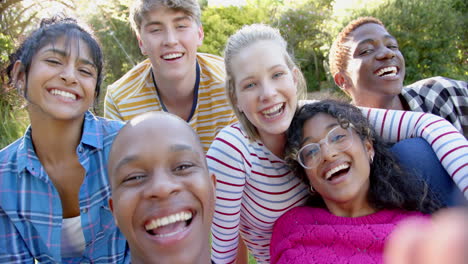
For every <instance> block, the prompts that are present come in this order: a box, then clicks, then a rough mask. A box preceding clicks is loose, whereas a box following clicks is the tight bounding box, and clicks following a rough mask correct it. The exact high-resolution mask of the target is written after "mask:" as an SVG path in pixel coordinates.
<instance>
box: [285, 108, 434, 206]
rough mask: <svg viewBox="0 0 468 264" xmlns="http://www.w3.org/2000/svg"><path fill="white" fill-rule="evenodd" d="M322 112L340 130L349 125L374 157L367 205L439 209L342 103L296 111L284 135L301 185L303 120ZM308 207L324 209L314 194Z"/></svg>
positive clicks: (358, 116)
mask: <svg viewBox="0 0 468 264" xmlns="http://www.w3.org/2000/svg"><path fill="white" fill-rule="evenodd" d="M319 113H325V114H328V115H330V116H332V117H334V118H336V119H337V120H338V123H339V124H340V126H341V127H343V128H347V127H349V126H350V124H352V125H353V126H354V130H355V131H356V133H357V134H358V135H359V137H360V138H361V140H365V139H368V140H369V141H371V142H372V144H373V147H374V151H375V156H374V160H373V162H372V164H371V165H370V177H369V178H370V187H369V193H368V196H367V197H368V201H369V204H370V205H371V206H372V207H373V208H375V209H377V210H380V209H403V210H408V211H420V212H422V213H427V214H430V213H433V212H435V211H436V210H438V209H439V208H441V207H442V204H441V202H440V200H439V199H438V198H437V197H436V196H435V195H434V194H433V193H432V192H431V191H430V190H429V188H428V186H427V184H426V183H425V182H424V181H423V180H422V178H421V177H416V176H414V175H409V173H408V172H406V171H405V170H403V169H402V168H401V167H400V165H399V164H398V162H397V160H396V159H395V157H394V156H393V154H392V153H391V152H390V151H389V147H390V145H389V144H388V143H386V142H384V141H383V139H382V138H381V137H380V136H379V135H377V134H376V132H375V131H374V129H373V128H372V127H371V125H370V124H369V122H368V120H367V119H366V118H365V117H364V115H363V114H362V112H361V110H359V109H358V108H357V107H355V106H353V105H350V104H349V103H346V102H340V101H335V100H323V101H319V102H315V103H311V104H305V105H304V106H302V107H301V108H300V109H299V110H298V111H297V112H296V115H295V117H294V119H293V121H292V123H291V126H290V127H289V130H288V132H287V146H286V158H285V160H286V163H287V164H288V166H289V167H290V169H291V170H292V171H293V173H294V174H295V175H296V177H299V178H300V179H301V180H302V181H303V182H304V183H305V184H307V185H308V186H310V182H309V180H308V178H307V175H306V172H305V169H304V168H303V167H302V166H301V165H300V164H299V163H298V161H297V158H296V157H297V152H298V151H299V149H300V148H301V141H302V138H303V133H302V129H303V126H304V123H305V121H307V120H309V119H311V118H312V117H314V116H315V115H316V114H319ZM308 204H309V205H311V206H319V207H325V203H324V201H323V200H322V198H321V197H320V195H319V194H317V192H315V194H312V195H311V197H310V199H309V201H308Z"/></svg>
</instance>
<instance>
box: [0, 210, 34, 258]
mask: <svg viewBox="0 0 468 264" xmlns="http://www.w3.org/2000/svg"><path fill="white" fill-rule="evenodd" d="M0 263H12V264H14V263H18V264H20V263H34V258H33V256H32V255H31V254H30V253H29V250H28V247H27V245H26V243H25V242H24V240H23V238H22V236H21V234H20V233H19V232H18V230H17V229H16V227H15V226H14V224H13V223H12V222H11V221H10V218H9V217H8V215H7V214H6V213H5V211H4V210H3V208H2V207H1V205H0Z"/></svg>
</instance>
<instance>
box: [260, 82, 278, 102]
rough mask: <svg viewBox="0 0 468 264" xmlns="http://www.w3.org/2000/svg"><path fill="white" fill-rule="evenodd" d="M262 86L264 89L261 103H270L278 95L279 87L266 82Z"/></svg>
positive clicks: (261, 91)
mask: <svg viewBox="0 0 468 264" xmlns="http://www.w3.org/2000/svg"><path fill="white" fill-rule="evenodd" d="M260 85H261V87H262V89H260V93H261V94H260V100H261V101H269V100H271V99H272V98H274V97H275V96H276V95H277V94H278V90H277V87H276V86H275V85H274V83H272V82H269V81H266V80H264V81H262V83H261V84H260Z"/></svg>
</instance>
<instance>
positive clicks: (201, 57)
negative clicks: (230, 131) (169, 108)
mask: <svg viewBox="0 0 468 264" xmlns="http://www.w3.org/2000/svg"><path fill="white" fill-rule="evenodd" d="M197 62H198V65H199V66H200V82H199V86H198V101H197V105H196V108H195V111H194V113H193V115H192V117H191V119H190V120H189V121H188V123H189V124H190V126H192V128H193V129H194V130H195V131H197V133H198V135H199V136H200V139H201V142H202V144H203V147H204V149H205V152H206V151H207V150H208V148H209V146H210V144H211V142H212V141H213V139H214V137H215V136H216V134H217V133H218V132H219V131H220V130H221V129H222V128H223V127H225V126H227V125H229V124H232V123H233V122H235V121H236V117H235V115H234V112H233V111H232V109H231V106H230V105H229V102H228V99H227V97H226V92H225V88H224V78H225V71H224V62H223V59H222V58H221V57H218V56H215V55H210V54H204V53H199V54H197ZM104 104H105V105H104V116H105V117H107V118H112V119H116V120H122V121H126V120H130V119H132V118H133V117H135V116H137V115H139V114H142V113H146V112H149V111H163V107H162V105H161V103H160V101H159V97H158V94H157V92H156V88H155V86H154V84H153V79H152V76H151V62H150V61H149V59H147V60H145V61H143V62H142V63H140V64H138V65H137V66H135V67H134V68H133V69H132V70H130V71H129V72H128V73H127V74H125V75H124V76H123V77H122V78H120V79H119V80H118V81H116V82H115V83H114V84H112V85H110V86H109V87H108V88H107V94H106V99H105V103H104Z"/></svg>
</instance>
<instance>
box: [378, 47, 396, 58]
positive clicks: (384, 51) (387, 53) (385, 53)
mask: <svg viewBox="0 0 468 264" xmlns="http://www.w3.org/2000/svg"><path fill="white" fill-rule="evenodd" d="M393 57H395V51H393V50H392V49H390V48H388V47H382V48H381V49H380V50H379V52H378V53H377V59H378V60H385V59H393Z"/></svg>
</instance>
